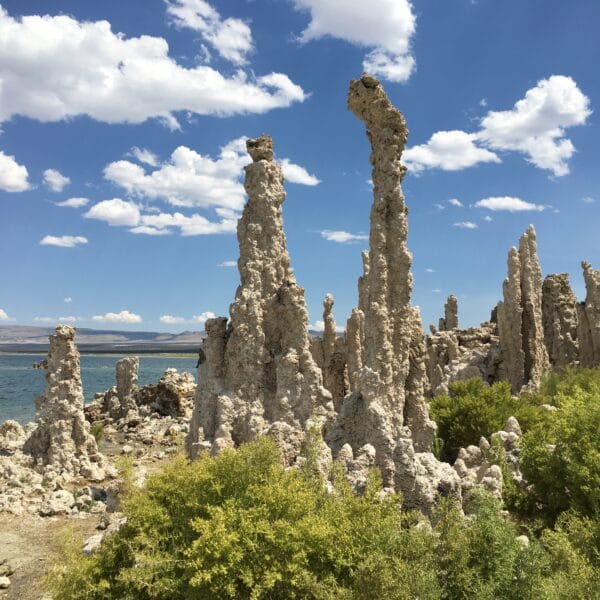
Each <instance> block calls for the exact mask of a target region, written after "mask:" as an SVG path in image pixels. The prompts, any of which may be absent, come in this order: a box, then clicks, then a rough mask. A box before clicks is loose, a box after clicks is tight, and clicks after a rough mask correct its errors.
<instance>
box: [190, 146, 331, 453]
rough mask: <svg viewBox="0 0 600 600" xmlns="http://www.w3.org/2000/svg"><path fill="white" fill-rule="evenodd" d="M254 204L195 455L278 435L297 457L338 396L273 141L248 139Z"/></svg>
mask: <svg viewBox="0 0 600 600" xmlns="http://www.w3.org/2000/svg"><path fill="white" fill-rule="evenodd" d="M247 149H248V153H249V154H250V156H251V158H252V163H251V164H249V165H248V166H247V167H246V178H245V189H246V192H247V194H248V202H247V204H246V206H245V208H244V212H243V214H242V217H241V218H240V220H239V222H238V241H239V245H240V258H239V261H238V266H239V271H240V278H241V283H240V286H239V287H238V290H237V292H236V297H235V300H234V301H233V303H232V304H231V307H230V321H229V323H227V319H225V318H217V319H212V320H209V321H207V323H206V333H207V339H206V341H205V344H204V351H205V354H206V362H204V363H203V364H202V365H201V366H200V370H199V385H198V389H197V392H196V398H195V409H194V413H193V415H192V421H191V424H190V433H189V435H188V438H187V448H188V452H189V454H190V456H192V457H193V456H195V455H196V454H197V452H198V451H199V450H200V449H203V448H205V449H210V450H211V451H213V452H217V451H219V450H220V449H222V448H225V447H227V446H232V445H234V444H238V443H240V442H244V441H248V440H251V439H253V438H255V437H256V436H258V435H260V434H264V433H269V434H271V435H273V436H275V437H276V438H277V439H281V440H282V441H284V443H285V445H286V448H287V449H286V450H285V453H286V456H287V458H288V459H289V460H290V461H291V460H293V459H294V457H295V456H297V454H298V453H299V451H300V443H301V440H302V432H304V431H305V430H306V428H307V427H308V426H309V425H310V424H314V425H316V426H318V427H320V428H321V429H322V428H323V427H325V426H326V425H327V423H328V422H330V421H331V420H332V417H333V413H334V408H333V402H332V396H331V393H330V392H328V391H327V390H326V389H325V388H324V387H323V377H322V373H321V369H320V368H319V367H318V366H317V364H316V362H315V360H314V359H313V356H312V353H311V351H310V341H309V336H308V313H307V309H306V303H305V300H304V290H303V289H302V288H301V287H300V286H299V285H298V284H297V283H296V279H295V277H294V273H293V271H292V269H291V267H290V259H289V256H288V252H287V248H286V240H285V235H284V233H283V224H282V213H281V206H282V204H283V201H284V199H285V191H284V187H283V174H282V171H281V167H280V166H279V165H278V164H277V163H276V162H275V161H274V160H273V145H272V141H271V138H270V137H268V136H262V137H260V138H257V139H255V140H248V142H247Z"/></svg>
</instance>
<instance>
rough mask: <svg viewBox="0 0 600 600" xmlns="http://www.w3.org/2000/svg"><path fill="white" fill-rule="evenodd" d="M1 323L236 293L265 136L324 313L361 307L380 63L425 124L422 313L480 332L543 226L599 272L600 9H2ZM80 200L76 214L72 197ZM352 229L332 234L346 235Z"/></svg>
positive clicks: (175, 5) (132, 318)
mask: <svg viewBox="0 0 600 600" xmlns="http://www.w3.org/2000/svg"><path fill="white" fill-rule="evenodd" d="M0 6H1V8H0V128H1V133H0V256H2V260H1V262H0V265H1V266H0V273H1V276H2V285H1V286H0V323H5V324H10V323H19V324H51V323H54V322H56V320H57V319H59V318H62V320H65V318H70V319H71V320H72V321H73V322H75V323H76V324H77V325H79V326H81V327H96V328H123V329H140V330H164V331H182V330H184V329H202V327H203V325H202V322H203V320H204V319H205V318H206V316H207V315H208V314H210V313H214V314H227V311H228V306H229V303H230V302H231V300H232V299H233V296H234V294H235V289H236V287H237V285H238V274H237V269H236V268H235V267H232V266H227V265H229V264H231V261H235V259H236V258H237V255H238V250H237V240H236V236H235V233H234V229H235V220H236V218H237V215H238V214H239V211H240V209H241V208H242V206H243V201H244V196H243V190H242V188H241V181H242V180H241V169H242V166H243V165H244V164H245V163H246V162H247V159H246V157H245V154H244V152H243V138H244V137H245V136H246V137H254V136H257V135H260V134H262V133H268V134H270V135H272V136H273V138H274V144H275V150H276V154H277V157H278V159H280V160H282V162H283V165H284V173H285V175H286V179H287V184H286V187H287V192H288V197H287V200H286V202H285V204H284V220H285V231H286V234H287V238H288V249H289V252H290V254H291V258H292V264H293V266H294V269H295V271H296V275H297V278H298V281H299V283H300V284H301V285H303V286H304V287H305V289H306V298H307V301H308V305H309V310H310V316H311V322H312V323H313V324H314V323H316V322H317V321H318V320H319V319H320V318H321V316H320V315H321V312H322V306H321V302H322V299H323V296H324V295H325V294H326V293H327V292H331V293H333V295H334V297H335V299H336V305H335V309H334V312H335V315H336V318H337V320H338V323H344V322H345V319H346V317H347V315H348V314H349V312H350V310H351V308H352V307H353V306H354V305H355V304H356V295H357V292H356V278H357V277H358V275H359V274H360V271H361V259H360V252H361V250H363V249H364V248H365V247H366V241H365V240H364V236H365V235H367V234H368V229H369V220H368V219H369V209H370V205H371V193H370V184H369V179H370V165H369V163H368V156H369V147H368V142H367V140H366V137H365V134H364V128H363V126H362V124H361V123H360V122H358V121H357V119H356V118H355V117H354V116H353V115H352V114H350V113H349V112H348V111H347V110H346V93H347V88H348V82H349V80H350V79H351V78H355V77H357V76H359V75H360V73H361V72H362V71H363V70H364V69H365V67H367V68H368V69H369V70H370V71H371V72H372V73H373V74H375V75H376V76H378V77H379V78H380V79H381V80H382V82H383V84H384V86H385V88H386V90H387V92H388V94H389V96H390V98H391V99H392V101H393V102H394V103H395V104H396V106H398V107H399V108H400V110H402V112H403V113H404V115H405V117H406V120H407V122H408V126H409V129H410V137H409V148H408V150H407V151H406V153H405V156H404V158H405V161H406V163H407V164H408V166H409V167H410V172H409V174H408V175H407V177H406V178H405V181H404V185H403V188H404V193H405V196H406V199H407V203H408V206H409V209H410V216H409V227H410V233H409V247H410V249H411V251H412V252H413V255H414V262H413V272H414V276H415V287H414V295H413V299H414V303H415V304H417V305H419V306H420V307H421V310H422V313H423V320H424V324H425V325H427V324H428V323H430V322H433V323H437V319H438V317H439V316H440V315H441V312H442V310H443V304H444V300H445V297H446V295H448V294H450V293H454V294H456V295H457V296H458V297H459V316H460V319H461V323H462V324H463V325H474V324H477V323H478V322H480V321H482V320H485V319H486V318H487V317H488V315H489V311H490V309H491V308H492V307H493V305H495V303H496V302H497V301H498V299H499V298H500V295H501V285H502V280H503V278H504V277H505V274H506V255H507V251H508V249H509V247H510V246H512V245H514V244H515V243H516V242H517V240H518V237H519V236H520V234H521V233H522V232H523V231H524V230H525V228H526V227H527V225H528V224H529V223H533V224H534V225H535V227H536V229H537V232H538V249H539V254H540V260H541V263H542V269H543V271H544V273H545V274H547V273H552V272H568V273H570V275H571V281H572V285H573V287H574V289H575V292H576V293H577V295H578V296H579V297H580V298H582V296H583V294H584V289H583V282H582V276H581V271H580V267H579V262H580V261H581V259H584V258H585V259H587V260H590V261H591V262H592V264H593V265H595V266H596V267H598V266H600V246H599V244H598V226H599V224H600V221H599V213H600V185H599V184H600V175H599V170H598V165H599V157H600V152H599V151H600V131H599V126H598V117H597V108H596V104H597V102H598V99H599V98H600V78H599V77H598V59H599V58H600V37H599V36H598V35H597V31H598V26H599V24H600V3H598V2H593V1H590V0H573V1H572V2H564V0H527V1H523V0H505V1H503V2H497V1H495V0H477V1H474V0H445V1H444V2H440V1H439V0H414V1H413V2H412V3H409V2H408V1H407V0H370V2H364V0H343V1H342V0H251V1H245V0H237V1H233V0H169V1H168V2H165V1H164V0H128V1H127V2H122V1H121V2H116V1H113V0H104V1H103V2H92V1H91V0H90V1H88V0H77V1H73V0H71V1H67V0H37V1H35V0H0ZM61 204H62V206H61ZM332 232H333V233H332Z"/></svg>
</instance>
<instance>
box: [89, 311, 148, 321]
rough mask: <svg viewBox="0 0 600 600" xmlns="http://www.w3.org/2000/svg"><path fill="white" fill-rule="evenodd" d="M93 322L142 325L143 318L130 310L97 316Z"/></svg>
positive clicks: (93, 318)
mask: <svg viewBox="0 0 600 600" xmlns="http://www.w3.org/2000/svg"><path fill="white" fill-rule="evenodd" d="M92 320H93V321H103V322H106V323H141V322H142V317H140V315H136V314H135V313H132V312H129V311H128V310H122V311H121V312H118V313H114V312H107V313H106V314H104V315H95V316H93V317H92Z"/></svg>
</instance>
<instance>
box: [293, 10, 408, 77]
mask: <svg viewBox="0 0 600 600" xmlns="http://www.w3.org/2000/svg"><path fill="white" fill-rule="evenodd" d="M294 5H295V6H296V8H297V9H298V10H305V11H308V12H309V13H310V23H309V24H308V27H307V28H306V29H305V30H304V31H303V32H302V34H301V36H300V40H301V41H303V42H308V41H311V40H316V39H320V38H323V37H334V38H339V39H342V40H345V41H347V42H350V43H351V44H355V45H357V46H361V47H365V48H370V49H371V51H370V52H369V53H368V54H367V55H366V57H365V59H364V61H363V68H364V70H365V71H367V72H369V73H371V75H375V76H380V77H384V78H385V79H388V80H390V81H406V80H407V79H408V78H409V77H410V75H411V73H412V72H413V70H414V68H415V59H414V57H413V56H412V54H411V48H410V44H411V38H412V36H413V35H414V33H415V30H416V19H415V15H414V14H413V12H412V5H411V3H410V1H409V0H370V1H369V2H365V1H364V0H294Z"/></svg>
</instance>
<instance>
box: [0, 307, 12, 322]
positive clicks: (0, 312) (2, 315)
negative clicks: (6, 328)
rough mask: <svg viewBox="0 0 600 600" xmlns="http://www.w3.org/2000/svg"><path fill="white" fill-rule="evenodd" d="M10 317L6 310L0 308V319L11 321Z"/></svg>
mask: <svg viewBox="0 0 600 600" xmlns="http://www.w3.org/2000/svg"><path fill="white" fill-rule="evenodd" d="M11 320H12V319H11V318H10V317H9V316H8V315H7V314H6V311H5V310H3V309H1V308H0V321H11Z"/></svg>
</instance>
